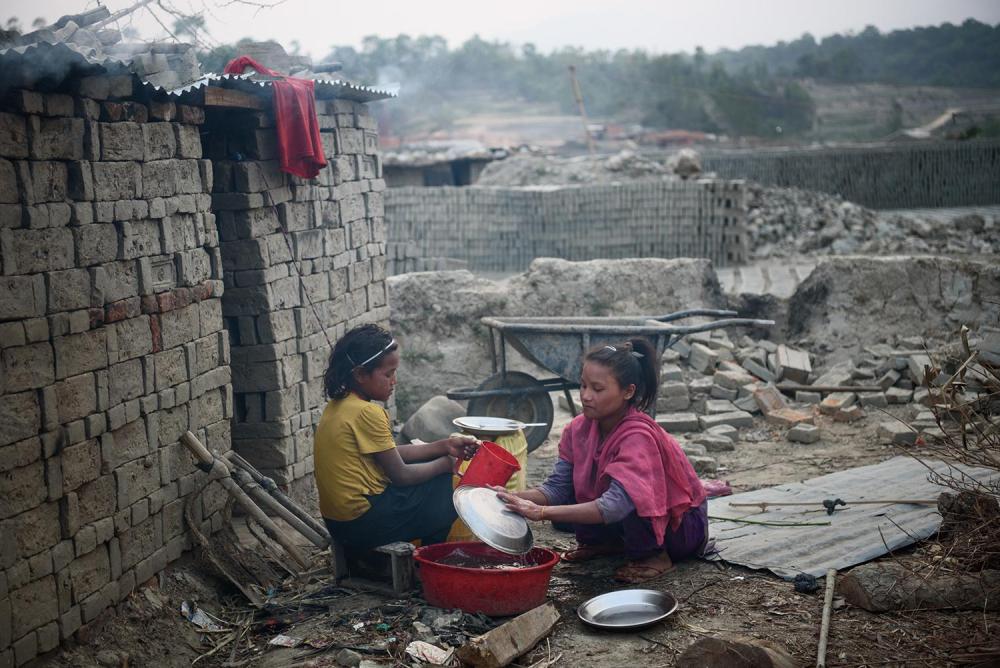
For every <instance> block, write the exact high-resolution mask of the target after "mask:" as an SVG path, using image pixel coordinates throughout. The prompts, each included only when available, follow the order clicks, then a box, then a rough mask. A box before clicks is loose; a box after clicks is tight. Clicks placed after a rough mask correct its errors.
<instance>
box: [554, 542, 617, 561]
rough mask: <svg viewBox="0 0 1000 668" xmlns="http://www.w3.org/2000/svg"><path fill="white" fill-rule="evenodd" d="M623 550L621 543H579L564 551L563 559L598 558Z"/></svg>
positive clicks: (587, 559)
mask: <svg viewBox="0 0 1000 668" xmlns="http://www.w3.org/2000/svg"><path fill="white" fill-rule="evenodd" d="M624 551H625V547H624V546H623V545H581V546H579V547H578V548H576V549H575V550H570V551H569V552H564V553H563V554H562V559H563V561H569V562H571V563H573V562H580V561H590V560H591V559H600V558H601V557H612V556H615V555H617V554H621V553H622V552H624Z"/></svg>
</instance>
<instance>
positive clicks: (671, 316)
mask: <svg viewBox="0 0 1000 668" xmlns="http://www.w3.org/2000/svg"><path fill="white" fill-rule="evenodd" d="M695 315H711V316H717V317H720V318H723V317H728V316H734V315H739V313H737V312H736V311H726V310H721V309H713V308H691V309H688V310H686V311H677V312H675V313H668V314H666V315H657V316H653V317H652V318H647V320H657V321H659V322H671V321H674V320H680V319H681V318H690V317H691V316H695Z"/></svg>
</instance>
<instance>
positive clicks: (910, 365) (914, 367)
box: [907, 353, 934, 385]
mask: <svg viewBox="0 0 1000 668" xmlns="http://www.w3.org/2000/svg"><path fill="white" fill-rule="evenodd" d="M925 368H934V363H933V362H932V361H931V358H930V356H929V355H925V354H923V353H920V354H917V355H910V357H909V359H908V360H907V369H908V370H909V372H910V380H912V381H913V382H914V384H916V385H923V384H924V369H925Z"/></svg>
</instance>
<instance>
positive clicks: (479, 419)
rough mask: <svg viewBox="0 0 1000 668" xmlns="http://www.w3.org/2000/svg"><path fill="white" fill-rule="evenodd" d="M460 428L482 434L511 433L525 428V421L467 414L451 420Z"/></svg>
mask: <svg viewBox="0 0 1000 668" xmlns="http://www.w3.org/2000/svg"><path fill="white" fill-rule="evenodd" d="M451 423H452V424H453V425H455V426H456V427H458V428H459V429H465V430H467V431H471V432H478V433H480V434H509V433H511V432H515V431H517V430H519V429H524V423H523V422H521V421H519V420H510V419H508V418H500V417H487V416H485V415H482V416H480V415H466V416H465V417H457V418H455V419H454V420H452V421H451Z"/></svg>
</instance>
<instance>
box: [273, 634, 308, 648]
mask: <svg viewBox="0 0 1000 668" xmlns="http://www.w3.org/2000/svg"><path fill="white" fill-rule="evenodd" d="M267 644H268V645H274V646H276V647H298V646H299V645H301V644H302V639H301V638H293V637H292V636H286V635H283V634H282V635H276V636H274V637H273V638H271V639H270V640H268V641H267Z"/></svg>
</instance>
